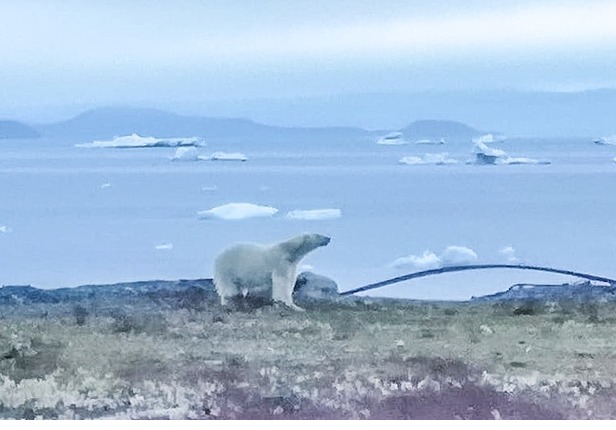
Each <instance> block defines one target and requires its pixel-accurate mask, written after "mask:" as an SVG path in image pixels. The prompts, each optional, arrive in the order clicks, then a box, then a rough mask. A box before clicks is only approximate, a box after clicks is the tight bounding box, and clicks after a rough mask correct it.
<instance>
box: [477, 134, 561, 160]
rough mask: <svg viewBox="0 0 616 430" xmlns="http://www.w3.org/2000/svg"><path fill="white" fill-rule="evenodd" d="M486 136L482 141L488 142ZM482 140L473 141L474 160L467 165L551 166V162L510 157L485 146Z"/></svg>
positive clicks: (498, 150) (500, 150)
mask: <svg viewBox="0 0 616 430" xmlns="http://www.w3.org/2000/svg"><path fill="white" fill-rule="evenodd" d="M486 136H492V135H486ZM486 136H482V138H485V139H483V140H488V138H487V137H486ZM482 138H478V139H474V140H473V141H474V142H475V145H474V146H473V153H474V154H475V159H474V160H470V161H468V162H467V164H479V165H487V164H505V165H517V164H530V165H545V164H551V162H550V161H547V160H535V159H534V158H526V157H510V156H508V155H507V153H506V152H505V151H503V150H502V149H497V148H492V147H490V146H488V145H486V144H485V142H484V141H483V140H482Z"/></svg>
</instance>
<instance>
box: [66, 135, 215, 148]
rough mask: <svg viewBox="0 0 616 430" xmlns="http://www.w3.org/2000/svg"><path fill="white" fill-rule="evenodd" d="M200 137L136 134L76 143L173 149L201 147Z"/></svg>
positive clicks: (83, 145)
mask: <svg viewBox="0 0 616 430" xmlns="http://www.w3.org/2000/svg"><path fill="white" fill-rule="evenodd" d="M203 144H204V141H203V139H202V138H200V137H170V138H157V137H151V136H150V137H143V136H139V135H138V134H136V133H133V134H131V135H128V136H116V137H114V138H113V139H112V140H95V141H93V142H89V143H78V144H76V145H75V146H76V147H77V148H160V147H169V148H175V147H178V146H203Z"/></svg>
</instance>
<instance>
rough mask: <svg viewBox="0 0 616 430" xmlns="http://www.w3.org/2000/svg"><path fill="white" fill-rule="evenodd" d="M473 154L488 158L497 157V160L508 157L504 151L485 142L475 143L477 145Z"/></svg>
mask: <svg viewBox="0 0 616 430" xmlns="http://www.w3.org/2000/svg"><path fill="white" fill-rule="evenodd" d="M473 152H474V153H475V154H483V155H486V156H488V157H496V158H498V157H505V156H506V155H507V153H506V152H505V151H503V150H502V149H496V148H492V147H490V146H488V145H486V144H485V143H484V142H475V145H474V146H473Z"/></svg>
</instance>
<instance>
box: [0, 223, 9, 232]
mask: <svg viewBox="0 0 616 430" xmlns="http://www.w3.org/2000/svg"><path fill="white" fill-rule="evenodd" d="M10 232H11V228H10V227H7V226H5V225H0V233H10Z"/></svg>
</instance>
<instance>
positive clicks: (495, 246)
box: [0, 139, 616, 300]
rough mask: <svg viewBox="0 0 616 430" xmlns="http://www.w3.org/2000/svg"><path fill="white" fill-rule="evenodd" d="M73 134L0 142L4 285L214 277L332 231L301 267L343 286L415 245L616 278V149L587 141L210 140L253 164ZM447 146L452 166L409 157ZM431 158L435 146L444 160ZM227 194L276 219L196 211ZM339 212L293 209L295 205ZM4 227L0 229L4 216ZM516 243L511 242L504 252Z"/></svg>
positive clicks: (435, 294) (407, 289)
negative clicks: (495, 160) (234, 259)
mask: <svg viewBox="0 0 616 430" xmlns="http://www.w3.org/2000/svg"><path fill="white" fill-rule="evenodd" d="M75 143H81V142H76V141H71V140H66V141H62V140H55V141H52V140H45V139H38V140H28V141H14V140H7V141H0V284H3V285H23V284H30V285H33V286H36V287H41V288H57V287H71V286H77V285H82V284H102V283H114V282H121V281H136V280H152V279H191V278H205V277H211V276H212V272H213V270H212V269H213V262H214V259H215V258H216V256H217V255H218V254H219V253H220V252H221V251H222V250H223V249H224V248H225V247H227V246H230V245H231V244H233V243H236V242H256V243H264V244H268V243H275V242H278V241H281V240H284V239H287V238H289V237H292V236H294V235H297V234H300V233H303V232H315V233H321V234H325V235H328V236H331V237H332V241H331V243H330V244H329V245H328V246H327V247H325V248H320V249H317V250H316V251H314V252H313V253H312V254H310V255H309V256H308V257H307V258H306V259H305V260H304V261H303V262H302V265H303V267H302V268H301V269H302V270H303V269H310V270H313V271H314V272H317V273H319V274H323V275H325V276H328V277H331V278H333V279H334V280H335V281H336V282H337V283H338V285H339V288H340V290H341V291H344V290H347V289H350V288H354V287H357V286H361V285H363V284H367V283H371V282H376V281H380V280H383V279H386V278H390V277H393V276H398V275H401V274H405V273H410V272H413V271H416V270H417V269H418V268H417V267H411V266H408V267H405V266H393V265H392V263H393V262H394V261H395V260H396V259H399V258H401V257H406V256H409V255H416V256H421V255H422V254H423V253H424V252H425V251H431V252H433V253H435V254H437V255H438V254H439V253H442V252H443V250H444V249H445V248H447V247H448V246H452V245H455V246H464V247H468V248H470V249H472V250H473V251H474V252H475V253H476V254H477V255H478V259H477V263H507V262H509V263H511V262H516V263H526V264H533V265H545V266H551V267H556V268H562V269H570V270H576V271H581V272H588V273H593V274H597V275H603V276H606V277H616V265H615V264H614V262H615V261H616V218H615V216H614V214H615V209H616V192H615V191H614V189H615V187H616V163H615V162H614V161H613V159H614V157H615V156H616V147H609V146H598V145H594V144H593V143H592V142H591V140H590V139H550V140H537V139H510V140H508V141H506V142H505V143H502V144H500V145H495V146H498V147H499V148H501V149H503V150H505V151H507V153H508V154H509V155H510V156H512V157H513V156H515V157H529V158H534V159H540V160H549V161H550V162H551V164H549V165H487V166H486V165H472V164H471V165H468V164H465V162H466V161H467V160H471V159H473V157H474V156H473V154H472V143H470V142H469V143H459V144H445V145H435V146H430V145H418V144H408V145H400V146H387V147H384V146H380V145H377V144H376V143H375V142H373V141H368V140H366V141H357V142H337V141H336V140H335V139H332V140H331V141H328V140H327V139H321V140H320V141H318V142H310V141H306V142H300V143H298V142H288V143H284V142H282V143H281V142H277V143H276V144H273V143H270V142H259V141H236V142H209V143H208V145H207V146H206V147H205V148H200V149H199V151H200V152H202V153H203V155H207V154H209V153H211V152H213V151H219V150H222V151H227V152H236V151H239V152H242V153H244V154H245V155H246V156H247V157H248V161H246V162H237V161H236V162H234V161H192V162H189V161H185V162H184V161H172V160H171V158H172V157H173V155H174V152H175V151H174V149H172V148H144V149H114V148H76V147H75V146H74V145H75ZM426 153H433V154H441V153H447V158H448V159H450V158H453V159H456V160H458V161H460V163H459V164H448V165H403V164H400V163H399V160H400V159H401V158H402V157H404V156H418V157H425V154H426ZM438 158H439V157H428V159H438ZM232 202H246V203H253V204H257V205H264V206H269V207H274V208H277V209H278V212H277V213H276V214H275V215H273V216H269V217H263V218H250V219H242V220H221V219H199V217H198V216H197V213H198V212H199V211H201V210H205V209H210V208H213V207H216V206H220V205H224V204H227V203H232ZM312 209H339V210H340V214H341V216H340V217H333V218H330V219H323V220H318V219H317V220H301V219H291V218H288V217H287V216H286V214H287V213H288V212H290V211H294V210H312ZM2 227H4V228H2ZM506 247H512V248H513V249H514V250H515V251H514V253H513V254H512V253H511V250H510V252H509V253H507V252H501V251H502V250H503V249H504V248H506ZM571 280H572V279H571V278H567V277H563V276H558V275H551V274H544V273H534V272H522V271H511V270H500V271H482V272H467V273H454V274H448V275H440V276H435V277H428V278H423V279H418V280H414V281H410V282H406V283H402V284H397V285H392V286H389V287H386V288H384V289H382V290H377V291H373V292H371V293H370V294H373V295H385V296H393V297H408V298H417V299H443V300H465V299H468V298H470V297H471V296H479V295H483V294H490V293H494V292H496V291H500V290H504V289H506V288H508V287H509V286H510V285H511V284H513V283H518V282H536V283H542V282H551V283H561V282H566V281H571Z"/></svg>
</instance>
